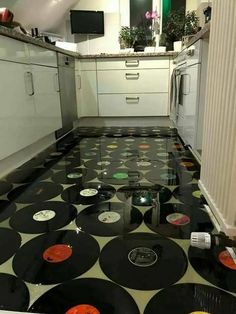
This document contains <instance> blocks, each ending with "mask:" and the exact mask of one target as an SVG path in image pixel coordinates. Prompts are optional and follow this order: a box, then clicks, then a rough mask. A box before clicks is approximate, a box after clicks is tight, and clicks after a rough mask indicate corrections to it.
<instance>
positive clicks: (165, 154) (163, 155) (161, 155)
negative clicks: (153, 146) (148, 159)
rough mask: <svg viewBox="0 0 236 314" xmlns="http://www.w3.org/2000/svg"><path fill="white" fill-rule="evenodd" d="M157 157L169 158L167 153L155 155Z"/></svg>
mask: <svg viewBox="0 0 236 314" xmlns="http://www.w3.org/2000/svg"><path fill="white" fill-rule="evenodd" d="M157 156H160V157H169V154H168V153H157Z"/></svg>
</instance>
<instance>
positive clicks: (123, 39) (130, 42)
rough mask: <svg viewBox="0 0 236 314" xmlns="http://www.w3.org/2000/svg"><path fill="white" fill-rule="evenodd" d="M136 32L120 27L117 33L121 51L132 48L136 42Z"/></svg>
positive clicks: (126, 27) (132, 29)
mask: <svg viewBox="0 0 236 314" xmlns="http://www.w3.org/2000/svg"><path fill="white" fill-rule="evenodd" d="M136 36H137V31H136V29H135V28H133V27H132V28H130V27H128V26H122V27H121V30H120V33H119V43H120V47H121V48H122V49H124V48H133V46H134V42H135V40H136Z"/></svg>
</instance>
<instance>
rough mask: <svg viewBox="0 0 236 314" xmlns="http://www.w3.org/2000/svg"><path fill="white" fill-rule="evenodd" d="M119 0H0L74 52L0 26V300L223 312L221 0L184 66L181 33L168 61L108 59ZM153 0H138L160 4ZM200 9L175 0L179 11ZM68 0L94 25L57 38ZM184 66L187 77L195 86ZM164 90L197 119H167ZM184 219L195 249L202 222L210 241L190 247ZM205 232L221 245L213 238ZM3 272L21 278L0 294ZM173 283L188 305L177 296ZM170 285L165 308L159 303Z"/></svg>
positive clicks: (225, 168)
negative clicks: (100, 22) (98, 29)
mask: <svg viewBox="0 0 236 314" xmlns="http://www.w3.org/2000/svg"><path fill="white" fill-rule="evenodd" d="M4 2H5V3H4ZM20 3H21V5H20ZM128 3H129V1H105V0H104V1H100V2H99V5H98V3H96V5H95V2H94V1H82V0H81V1H66V5H65V4H64V1H47V3H45V5H44V6H43V8H44V10H42V8H41V7H40V4H38V3H37V4H35V6H27V10H26V9H25V7H26V4H27V1H26V0H25V1H23V0H22V1H20V0H19V1H7V3H6V1H0V4H1V5H0V7H2V6H7V7H9V9H11V11H13V12H14V13H15V20H16V21H17V22H20V23H21V25H22V26H23V27H26V26H28V27H27V29H31V28H34V29H35V28H38V29H39V33H40V32H44V33H46V34H47V35H48V36H49V37H50V36H51V37H53V36H56V35H58V34H60V36H61V38H60V39H61V42H60V44H59V45H60V47H64V48H68V47H69V48H70V49H71V50H72V49H74V51H70V52H68V50H64V49H63V48H60V47H55V46H52V45H51V44H49V43H47V44H46V43H45V42H42V41H41V40H40V38H39V37H40V36H38V38H37V36H36V38H31V37H30V36H25V35H24V34H20V33H17V34H15V33H14V32H12V31H11V30H10V29H6V28H0V34H1V39H0V59H1V61H0V62H1V73H2V74H3V75H1V78H0V79H1V95H2V97H1V99H2V100H4V102H3V101H2V104H1V106H2V110H1V111H2V120H1V128H2V132H1V134H2V137H1V141H2V145H1V146H2V152H1V161H0V169H1V174H2V175H1V177H2V178H3V179H2V180H1V202H2V212H1V215H2V216H1V215H0V218H1V228H0V229H1V230H0V232H2V236H1V238H2V239H9V243H12V244H10V245H8V243H7V241H6V240H4V241H2V243H0V245H1V247H2V252H4V251H6V256H3V257H2V259H1V272H2V274H1V278H0V280H1V283H2V284H1V287H3V286H6V287H7V288H6V290H2V292H3V294H2V295H3V297H2V299H1V298H0V301H1V303H2V309H3V310H4V309H5V310H7V309H11V310H13V311H14V310H15V311H17V310H18V311H21V312H22V311H25V312H26V311H27V310H29V311H30V312H35V313H88V312H89V313H90V312H91V313H121V312H122V313H125V312H127V313H145V314H148V313H155V312H157V311H158V310H159V311H161V312H163V313H176V312H177V313H185V312H186V313H222V312H223V310H222V308H224V310H225V309H227V311H228V312H229V313H234V312H235V299H234V297H233V296H232V295H234V293H235V292H236V287H235V280H234V276H235V272H234V270H235V268H236V267H235V259H234V254H235V253H234V250H233V249H232V247H233V246H234V245H233V244H234V243H232V242H231V240H230V239H229V238H228V237H227V236H229V237H230V238H231V239H233V237H234V236H235V224H234V221H235V213H234V210H233V205H234V204H235V196H234V193H233V191H234V188H235V179H234V178H235V175H234V174H235V169H236V168H235V160H234V151H235V139H234V134H235V110H234V106H233V105H234V99H235V97H234V96H235V89H234V86H235V75H234V74H235V67H234V54H235V50H234V49H232V47H235V36H234V34H233V29H234V28H233V25H234V24H233V23H234V16H235V13H236V5H235V3H234V2H233V1H232V0H228V1H225V2H224V3H222V2H220V1H216V0H215V1H213V3H212V6H213V15H212V19H211V22H210V28H211V29H210V30H209V27H208V25H209V24H207V25H206V26H205V27H203V29H202V30H201V31H200V32H199V33H198V34H197V35H196V36H200V38H202V42H204V43H207V45H209V49H205V50H206V51H205V52H204V53H203V54H202V56H204V57H202V56H201V57H199V58H198V59H197V61H196V60H195V61H193V62H192V61H191V60H192V59H191V58H192V57H196V55H197V56H198V54H197V53H196V52H197V51H198V50H197V49H198V48H196V49H195V47H197V45H195V46H194V44H195V40H196V38H195V39H194V38H193V39H192V40H193V45H190V46H189V47H188V49H187V50H186V51H188V54H187V56H186V55H185V56H184V58H186V59H185V60H183V59H182V60H179V61H178V57H181V54H182V53H179V54H178V53H176V52H172V51H167V52H166V53H165V52H163V51H161V49H162V48H160V46H157V47H156V49H157V50H156V52H151V53H150V52H145V51H144V52H134V53H132V52H122V55H121V52H120V46H119V42H118V40H117V39H118V36H119V31H120V27H121V25H129V7H128ZM160 3H161V2H159V1H153V9H154V10H156V9H157V11H158V12H161V8H160ZM23 4H24V5H23ZM41 4H42V3H41ZM11 5H12V7H11ZM199 5H201V3H200V1H187V3H186V9H187V10H194V9H197V8H198V7H199ZM207 5H208V3H207ZM28 8H29V10H28ZM52 8H53V15H55V18H54V20H53V19H52V17H51V16H52ZM70 10H92V11H94V10H96V11H103V12H104V16H105V24H104V26H105V36H101V35H100V36H96V35H78V34H76V35H72V34H71V33H70V20H69V19H70V13H69V11H70ZM222 12H223V13H222ZM122 13H123V14H122ZM17 14H18V15H17ZM65 14H66V15H65ZM219 16H220V17H221V18H219ZM36 21H37V23H36ZM61 21H63V22H61ZM226 21H227V23H226ZM106 23H107V24H106ZM55 25H56V27H55ZM29 26H30V27H29ZM44 27H45V28H44ZM43 28H44V29H43ZM223 30H224V31H225V32H226V34H228V35H229V36H225V35H224V32H223ZM49 31H50V32H49ZM209 32H210V41H209ZM36 33H37V30H36ZM49 34H50V35H49ZM44 36H46V35H44ZM220 36H222V39H221V42H220V43H219V40H218V38H220ZM75 38H77V39H75ZM74 41H75V42H76V44H73V43H74ZM68 42H69V43H68ZM208 42H209V43H208ZM190 44H191V42H190ZM202 46H204V45H202ZM193 47H194V48H193ZM158 49H160V50H159V51H158ZM203 49H204V47H203ZM56 52H57V53H58V56H60V57H61V59H60V58H58V59H57V56H56ZM78 53H79V54H78ZM195 53H196V54H195ZM182 56H183V55H182ZM206 56H208V62H207V63H208V66H207V67H206V64H204V62H206V60H205V59H206ZM74 58H75V61H74ZM180 59H181V58H180ZM59 60H61V61H59ZM219 60H220V62H219ZM58 61H59V63H58ZM173 61H175V62H176V63H175V64H174V63H173ZM189 62H190V63H189ZM191 62H192V63H191ZM184 63H186V64H185V65H184V67H185V68H188V67H189V68H190V71H189V70H188V69H185V70H186V71H188V72H182V76H181V75H180V77H178V75H176V80H175V77H174V79H173V76H172V70H173V69H174V68H176V74H178V72H177V71H179V70H181V71H182V69H181V68H179V67H181V66H182V65H183V64H184ZM203 64H204V65H203ZM186 65H187V67H186ZM216 65H217V66H216ZM191 66H194V69H195V70H196V71H195V72H194V73H197V78H196V76H195V74H192V72H191V69H192V68H193V67H192V68H191ZM206 68H207V79H206V73H205V74H204V71H206ZM202 72H203V73H202ZM73 73H75V86H74V90H76V92H77V95H76V97H77V106H74V107H73V106H69V108H68V106H63V102H64V100H63V99H64V98H63V97H66V95H68V94H69V96H70V97H71V96H72V98H70V102H71V103H72V102H73V103H76V100H75V94H74V91H73V84H71V83H70V84H68V82H71V79H73ZM127 74H128V75H127ZM191 75H192V77H194V79H195V80H196V81H197V87H196V85H194V86H195V87H194V88H195V90H194V89H193V91H194V92H195V94H194V95H193V94H192V93H191V92H192V90H191V86H192V80H193V79H192V80H190V79H189V77H190V76H191ZM22 76H23V79H22ZM124 77H125V81H124V82H123V81H121V79H123V78H124ZM49 78H51V79H49ZM199 78H200V80H199ZM142 80H143V81H142ZM171 83H172V84H171ZM190 83H191V85H190ZM12 86H13V87H14V90H13V89H12ZM177 86H180V88H177V91H180V90H182V92H181V93H179V94H176V87H177ZM171 88H172V96H173V90H174V91H175V92H174V97H173V98H172V100H173V99H175V100H176V99H177V100H178V101H177V107H176V108H175V109H176V110H179V107H180V106H182V107H183V108H186V110H187V109H189V106H191V108H190V109H191V110H190V111H189V112H190V114H189V115H188V116H194V114H196V113H197V114H198V115H199V116H198V119H197V120H195V119H191V118H190V119H189V120H188V119H184V118H185V117H184V115H183V114H182V113H181V112H180V113H179V116H177V115H175V117H172V119H173V120H175V118H176V119H177V120H178V121H179V125H178V121H177V123H176V122H175V121H174V122H173V121H171V120H169V118H168V116H169V114H170V113H173V106H172V102H171V97H170V96H171V95H170V94H171ZM204 88H205V89H206V98H205V96H204V95H205V92H204V91H203V89H204ZM196 89H198V92H196ZM22 91H24V93H23V92H22ZM63 93H64V94H63ZM22 94H23V95H22ZM180 94H181V95H180ZM185 94H186V95H185ZM196 94H197V96H196ZM73 95H74V96H73ZM183 95H184V97H182V96H183ZM73 97H74V98H73ZM182 98H184V99H182ZM123 101H124V103H123ZM152 104H155V106H153V105H152ZM174 104H176V101H175V102H174ZM193 104H195V107H194V106H192V105H193ZM199 104H200V105H202V104H204V107H205V108H202V107H198V106H200V105H199ZM222 104H224V106H223V107H222ZM144 106H145V107H144ZM72 107H73V108H72ZM199 108H201V109H199ZM63 110H64V111H63ZM126 110H127V111H126ZM63 112H64V113H63ZM193 112H194V113H193ZM203 112H204V116H205V117H204V125H203ZM61 114H62V115H61ZM78 117H79V119H78ZM68 118H69V119H68ZM181 119H182V120H181ZM71 120H72V125H71ZM183 121H188V122H187V123H186V124H184V123H185V122H184V123H182V122H183ZM189 121H190V123H189ZM193 121H194V122H193ZM175 123H176V124H175ZM181 123H182V124H181ZM219 125H221V127H220V128H219ZM182 126H183V128H182V129H181V127H182ZM175 127H177V129H178V132H179V134H180V136H181V138H179V136H178V134H177V132H176V128H175ZM72 128H73V131H72V132H70V131H71V130H72ZM195 129H196V130H197V129H198V130H200V131H202V130H203V132H202V133H203V139H202V144H200V149H199V147H198V146H196V149H195V147H194V145H195V144H196V143H199V141H197V140H196V141H193V142H191V140H192V138H193V136H189V134H193V133H192V132H193V131H192V130H195ZM189 130H190V131H189ZM55 131H57V132H56V135H55ZM67 132H69V133H67ZM194 132H195V131H194ZM66 134H67V136H65V135H66ZM194 134H195V133H194ZM196 134H197V135H198V136H200V137H201V138H202V135H201V134H200V133H199V132H197V133H196ZM196 134H195V135H196ZM199 134H200V135H199ZM189 138H190V140H189ZM56 140H57V142H56ZM200 142H201V141H200ZM184 144H185V145H186V146H184ZM196 145H198V144H196ZM200 150H202V152H200V153H199V151H200ZM192 153H193V154H194V155H192ZM226 155H227V157H226ZM216 156H217V158H216ZM199 159H201V175H200V166H199V164H198V162H197V161H199ZM25 162H27V163H26V164H24V163H25ZM13 170H14V171H13ZM12 171H13V172H12ZM199 177H200V181H198V180H199ZM197 183H198V184H199V187H200V190H199V188H198V185H197ZM201 193H202V194H203V195H204V197H202V195H201ZM111 199H112V200H111ZM110 200H111V201H110ZM104 201H105V202H104ZM106 208H107V209H106ZM208 215H209V216H210V218H211V221H212V222H213V224H214V229H213V225H212V223H211V221H210V219H209V216H208ZM131 218H132V219H131ZM192 231H196V232H206V233H204V234H199V233H197V234H194V235H193V236H195V238H194V237H193V238H192V244H194V243H193V242H194V241H195V240H198V241H200V243H195V245H198V247H199V245H200V246H201V245H203V243H202V241H203V240H202V238H201V237H200V236H203V235H204V237H205V238H204V239H205V242H206V243H205V245H206V246H208V247H209V243H210V242H209V241H210V239H209V237H210V235H209V234H210V233H211V232H213V234H214V235H212V239H211V240H212V248H211V249H209V250H201V249H199V248H198V247H197V248H196V247H193V246H192V247H190V241H189V238H190V233H191V232H192ZM219 231H223V232H225V234H226V235H227V236H226V235H224V234H223V233H222V234H219ZM197 236H199V239H197V238H196V237H197ZM214 241H216V243H218V242H220V245H219V244H218V245H217V244H216V245H215V246H213V243H214ZM83 242H84V243H83ZM80 243H82V245H81V244H80ZM152 243H153V244H152ZM86 246H90V251H89V250H88V251H89V252H90V254H88V252H86V250H84V248H85V247H86ZM224 247H227V249H224V250H223V248H224ZM37 248H38V249H37ZM77 248H78V250H77ZM117 250H119V252H116V251H117ZM31 251H32V252H34V253H33V254H30V253H29V252H31ZM80 251H81V253H80ZM100 251H101V252H100ZM78 252H79V253H78ZM91 252H92V253H91ZM169 252H171V254H172V255H173V256H174V257H173V256H171V254H169ZM3 255H4V254H3ZM77 259H78V260H81V264H80V263H79V265H77V263H76V261H77ZM98 260H99V262H98ZM34 265H35V267H34ZM203 265H205V266H204V267H203ZM212 269H214V271H211V270H212ZM3 273H4V274H3ZM63 273H64V276H63ZM222 276H223V277H224V280H222ZM75 278H77V279H75ZM153 278H156V279H155V280H153ZM72 279H75V280H72ZM11 280H12V281H13V282H14V283H15V284H16V283H17V284H19V286H21V287H19V290H17V289H16V291H14V292H15V293H10V291H11V288H12V285H11ZM56 284H59V285H57V286H55V285H56ZM1 289H2V288H1ZM7 289H9V290H7ZM160 289H162V290H160ZM221 289H223V290H226V292H224V291H223V290H221ZM73 291H77V293H74V292H73ZM84 291H85V292H84ZM4 292H5V295H4ZM78 292H79V294H81V297H80V298H79V297H78ZM59 294H60V296H59ZM61 295H63V297H64V298H62V297H61ZM186 295H187V296H188V297H187V300H189V302H186V301H185V302H183V297H184V298H185V299H186ZM172 297H173V298H175V304H172V303H171V302H169V300H170V298H172ZM9 299H11V300H14V301H15V304H16V305H15V307H14V306H13V305H12V304H13V303H14V302H13V301H12V304H11V306H10V305H9V304H8V305H7V302H9ZM119 299H120V300H123V305H122V304H121V303H122V302H121V301H119ZM215 299H219V300H220V301H219V302H217V305H216V302H215V301H214V300H215ZM119 302H120V304H119ZM10 303H11V302H10ZM4 304H5V307H4ZM122 306H124V307H122ZM216 306H218V307H216ZM52 309H53V310H52ZM164 309H165V310H164Z"/></svg>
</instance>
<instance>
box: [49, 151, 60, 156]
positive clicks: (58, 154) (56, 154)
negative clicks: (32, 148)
mask: <svg viewBox="0 0 236 314" xmlns="http://www.w3.org/2000/svg"><path fill="white" fill-rule="evenodd" d="M61 155H63V153H62V152H54V153H51V154H50V155H49V156H51V157H59V156H61Z"/></svg>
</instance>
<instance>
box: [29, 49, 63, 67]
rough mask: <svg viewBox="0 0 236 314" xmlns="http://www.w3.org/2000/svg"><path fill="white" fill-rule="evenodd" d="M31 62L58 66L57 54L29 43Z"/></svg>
mask: <svg viewBox="0 0 236 314" xmlns="http://www.w3.org/2000/svg"><path fill="white" fill-rule="evenodd" d="M28 49H29V56H30V63H31V64H36V65H45V66H52V67H57V54H56V52H55V51H52V50H48V49H45V48H42V47H39V46H35V45H31V44H28Z"/></svg>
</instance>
